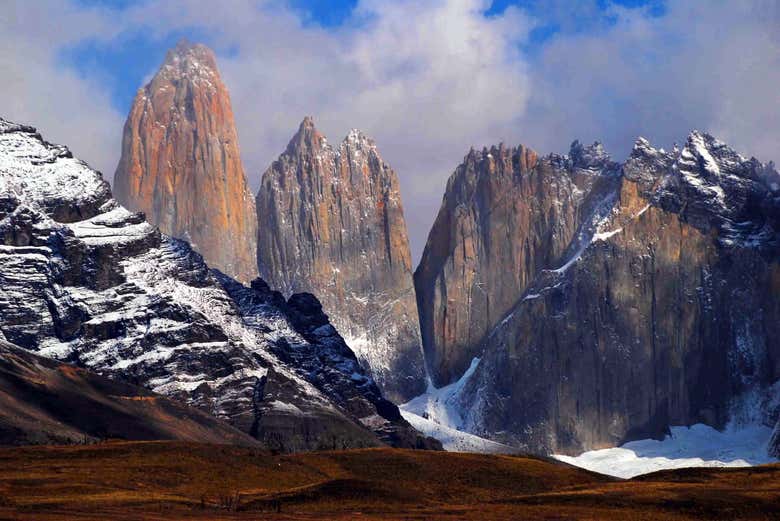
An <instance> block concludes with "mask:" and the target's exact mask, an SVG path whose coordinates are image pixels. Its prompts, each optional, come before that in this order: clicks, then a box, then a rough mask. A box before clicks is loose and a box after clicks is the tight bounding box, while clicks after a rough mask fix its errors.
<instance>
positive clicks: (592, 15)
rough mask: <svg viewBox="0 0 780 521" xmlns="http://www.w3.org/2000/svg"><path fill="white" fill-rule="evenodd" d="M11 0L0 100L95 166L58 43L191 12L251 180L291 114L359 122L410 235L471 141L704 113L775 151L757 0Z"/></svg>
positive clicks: (662, 125) (711, 124) (772, 9)
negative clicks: (335, 15) (324, 22)
mask: <svg viewBox="0 0 780 521" xmlns="http://www.w3.org/2000/svg"><path fill="white" fill-rule="evenodd" d="M10 5H11V15H10V17H8V16H4V17H3V18H0V35H2V37H3V39H4V41H6V42H11V43H12V44H10V45H5V46H4V47H3V49H2V50H0V65H1V66H2V70H3V71H4V76H6V77H7V78H10V80H6V79H5V78H4V81H3V82H0V99H3V107H2V112H3V115H6V116H7V117H11V118H15V119H18V120H22V121H28V122H31V123H34V124H36V125H39V126H40V127H41V128H42V130H43V131H44V132H45V134H46V135H47V136H49V137H50V138H52V139H55V140H58V141H62V142H65V143H68V144H69V145H71V147H72V148H73V149H74V151H75V152H76V153H77V154H79V155H81V156H82V157H84V158H85V159H87V160H89V161H90V162H91V163H93V164H94V165H96V166H98V167H99V168H101V169H103V170H104V172H106V173H107V174H109V177H110V175H111V174H112V173H113V168H114V165H115V164H116V161H117V159H118V155H119V136H120V134H121V126H122V120H123V117H124V114H119V113H118V111H117V109H116V108H115V107H114V106H113V105H112V101H111V96H110V93H109V92H108V86H107V85H105V84H104V83H105V82H103V83H101V81H100V75H99V74H94V75H79V74H76V73H75V72H74V71H73V70H72V69H68V68H65V67H63V66H62V64H60V63H58V61H57V57H58V51H59V50H60V49H62V48H64V47H66V46H69V45H74V44H76V43H78V42H79V41H85V40H95V41H97V42H107V43H109V42H116V41H117V39H121V37H122V35H125V34H127V33H129V32H132V33H133V34H139V32H141V33H142V34H144V35H147V36H148V37H149V38H157V39H165V38H166V37H167V36H169V35H171V34H174V33H179V32H182V31H185V32H186V31H187V30H196V31H197V33H198V34H205V35H207V36H208V40H209V41H210V42H211V43H213V44H215V45H216V47H217V51H218V52H221V56H220V67H221V69H222V72H223V76H224V77H225V81H226V83H227V85H228V87H229V88H230V91H231V96H232V99H233V105H234V112H235V114H236V118H237V125H238V130H239V135H240V138H241V147H242V153H243V156H244V159H245V163H246V166H247V173H248V174H249V176H250V178H251V180H252V181H253V183H254V184H255V185H256V183H257V182H258V180H259V176H260V174H261V173H262V171H263V170H264V169H265V168H266V166H267V165H268V164H269V163H270V162H271V161H272V160H273V159H274V158H275V157H276V156H277V155H278V154H279V153H280V152H281V151H282V150H283V149H284V147H285V145H286V143H287V140H288V139H289V138H290V137H291V135H292V133H293V132H294V131H295V129H296V127H297V124H298V123H299V122H300V120H301V119H302V118H303V116H304V115H313V116H314V117H315V121H316V122H317V124H318V126H319V127H320V128H321V130H322V131H323V132H325V133H326V134H327V135H328V136H329V137H330V138H331V139H332V140H338V139H341V137H342V136H343V135H344V134H346V132H347V131H348V130H349V129H350V128H352V127H358V128H361V129H362V130H364V131H365V132H367V133H368V134H370V135H372V136H373V137H375V138H376V140H377V142H378V145H379V148H380V150H381V151H382V153H383V155H384V157H385V159H386V160H387V161H388V162H389V163H390V164H391V165H392V166H393V167H394V168H395V169H396V171H397V172H398V174H399V176H400V178H401V185H402V190H403V196H404V203H405V206H406V209H407V220H408V221H409V228H410V236H411V239H412V243H413V248H414V250H415V253H419V251H420V250H421V248H422V245H423V243H424V241H425V238H426V235H427V233H428V229H429V226H430V223H431V222H432V220H433V217H434V215H435V213H436V211H437V210H438V206H439V204H440V201H441V197H442V192H443V190H444V185H445V183H446V179H447V177H448V176H449V174H450V173H451V172H452V170H453V169H454V167H455V166H456V165H457V163H458V162H459V161H460V159H461V158H462V157H463V155H465V153H466V152H467V151H468V148H469V147H470V146H472V145H474V146H482V145H490V144H492V143H497V142H499V141H504V142H507V143H510V144H516V143H519V142H522V143H525V144H527V145H530V146H533V147H535V148H537V150H539V151H540V152H543V153H544V152H549V151H566V149H567V148H568V143H569V142H571V141H572V140H573V139H575V138H580V139H585V140H595V139H599V140H602V141H604V142H605V144H606V145H607V147H608V149H610V150H611V151H612V152H613V154H614V155H616V156H617V157H618V158H621V157H623V156H624V155H625V154H626V153H627V152H628V150H629V147H630V145H631V143H632V142H633V140H634V138H635V137H636V136H637V135H640V134H641V135H644V136H646V137H648V138H649V139H651V140H652V141H654V142H657V143H659V144H660V145H663V146H667V145H668V144H670V143H671V142H672V141H674V140H679V139H683V138H684V137H685V135H686V134H687V132H688V131H689V130H690V129H692V128H702V129H706V130H710V131H712V132H714V133H716V134H717V135H719V136H720V137H722V138H724V139H726V140H728V141H730V142H732V143H733V144H734V145H735V146H737V147H738V148H739V149H740V151H742V152H745V153H748V154H754V155H757V156H758V157H761V158H762V159H764V160H768V159H773V158H777V145H778V142H780V99H779V98H778V92H779V90H778V89H777V85H778V83H779V80H780V47H779V42H778V32H777V27H779V26H780V14H778V10H780V7H778V4H777V2H774V1H772V0H757V1H755V2H747V1H746V2H725V1H706V2H705V1H679V2H669V3H668V4H667V5H666V6H665V8H664V9H663V10H660V11H659V10H658V9H655V8H654V9H650V8H633V9H629V8H624V7H619V6H613V5H609V6H608V7H607V10H606V11H605V10H604V9H603V7H600V6H599V4H597V3H596V2H595V1H594V2H577V3H576V4H572V3H571V2H563V1H557V2H544V3H542V4H537V5H536V7H534V8H531V9H528V10H521V9H519V8H516V7H510V8H508V9H506V10H503V11H501V12H500V13H498V14H491V15H490V16H485V15H484V13H485V10H486V9H488V7H489V2H486V1H481V0H435V1H431V2H412V1H408V0H401V1H397V0H395V1H390V0H363V1H361V2H359V3H358V6H357V8H356V9H355V11H354V12H353V14H352V15H351V17H350V18H348V19H347V20H345V21H344V22H343V23H341V24H340V25H338V26H336V27H328V28H322V27H319V26H317V25H315V24H312V23H310V20H308V19H306V18H305V17H302V15H301V12H300V10H293V9H290V8H289V7H288V6H287V5H285V4H280V3H279V2H258V1H251V0H235V1H232V2H230V4H229V9H228V8H220V9H215V8H214V4H213V2H210V1H205V0H190V1H163V0H148V1H146V2H144V3H142V4H140V5H137V6H131V7H128V8H126V9H124V10H122V11H121V16H120V15H119V13H117V12H116V11H112V10H111V9H96V8H85V7H76V6H73V5H71V6H67V5H65V4H63V3H62V2H54V1H52V2H44V1H41V2H24V3H23V2H18V3H14V2H11V3H10ZM540 5H542V6H543V8H542V7H540ZM575 8H576V13H575ZM575 14H576V16H575ZM583 20H584V21H585V22H583ZM551 24H552V25H555V27H557V31H556V32H554V33H553V34H551V35H549V36H548V37H547V38H545V39H544V41H543V42H542V43H540V44H538V45H537V46H536V47H535V48H531V47H532V46H531V43H532V42H530V43H529V35H530V34H531V31H532V30H533V29H534V27H542V26H549V25H551ZM162 58H163V57H162V56H160V57H159V59H160V60H162ZM5 71H9V73H8V74H7V75H6V74H5ZM139 80H140V78H139Z"/></svg>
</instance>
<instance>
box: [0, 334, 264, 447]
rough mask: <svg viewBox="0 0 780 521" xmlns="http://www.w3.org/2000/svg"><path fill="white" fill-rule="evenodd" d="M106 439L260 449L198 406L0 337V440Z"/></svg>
mask: <svg viewBox="0 0 780 521" xmlns="http://www.w3.org/2000/svg"><path fill="white" fill-rule="evenodd" d="M105 439H125V440H183V441H194V442H199V443H217V444H231V445H246V446H260V443H259V442H258V441H257V440H255V439H254V438H252V437H250V436H249V435H247V434H246V433H243V432H241V431H239V430H237V429H234V428H232V427H230V426H229V425H227V424H225V423H223V422H220V421H219V420H217V419H216V418H214V417H213V416H210V415H208V414H206V413H204V412H201V411H199V410H197V409H194V408H192V407H187V406H186V405H184V404H182V403H179V402H177V401H174V400H170V399H168V398H165V397H162V396H159V395H156V394H154V393H152V392H149V391H147V390H146V389H144V388H142V387H136V386H134V385H129V384H126V383H123V382H119V381H115V380H110V379H108V378H106V377H103V376H100V375H97V374H95V373H93V372H91V371H87V370H85V369H81V368H78V367H75V366H72V365H68V364H63V363H61V362H57V361H56V360H52V359H49V358H44V357H41V356H36V355H35V354H33V353H31V352H29V351H26V350H24V349H21V348H19V347H16V346H14V345H13V344H9V343H7V342H4V341H2V340H0V445H33V444H39V443H40V444H62V443H90V442H97V441H100V440H105Z"/></svg>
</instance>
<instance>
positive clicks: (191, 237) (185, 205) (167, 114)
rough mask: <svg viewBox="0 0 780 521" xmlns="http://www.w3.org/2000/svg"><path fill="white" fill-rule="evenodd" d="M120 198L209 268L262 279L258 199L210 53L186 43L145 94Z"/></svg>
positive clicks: (133, 115) (132, 119)
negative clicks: (257, 254) (257, 256)
mask: <svg viewBox="0 0 780 521" xmlns="http://www.w3.org/2000/svg"><path fill="white" fill-rule="evenodd" d="M114 192H115V195H116V198H117V200H118V201H119V202H120V203H121V204H122V205H124V206H125V207H126V208H128V209H130V210H133V211H141V212H144V214H145V215H146V218H147V219H148V220H149V222H151V223H152V224H154V225H157V226H159V227H160V230H162V232H163V233H165V234H167V235H170V236H173V237H177V238H179V239H183V240H186V241H187V242H189V243H190V244H191V245H192V247H193V248H194V249H195V250H197V251H198V252H199V253H201V254H202V255H203V256H204V258H205V259H206V262H208V263H209V265H211V266H213V267H215V268H218V269H220V270H221V271H223V272H225V273H227V274H229V275H231V276H233V277H236V278H237V279H239V280H241V281H243V282H248V281H250V280H251V279H253V278H254V277H255V276H256V275H257V265H256V260H255V241H256V234H257V216H256V214H255V208H254V201H253V199H252V195H251V191H250V190H249V186H248V184H247V180H246V176H245V175H244V169H243V167H242V165H241V155H240V153H239V146H238V136H237V134H236V128H235V123H234V121H233V110H232V108H231V105H230V97H229V95H228V92H227V89H226V88H225V85H224V84H223V83H222V80H221V79H220V75H219V71H218V70H217V63H216V59H215V57H214V53H213V52H211V50H210V49H208V48H207V47H205V46H203V45H200V44H196V45H192V44H189V43H188V42H186V41H182V42H180V43H179V44H178V45H177V46H176V47H175V48H174V49H172V50H170V51H169V52H168V55H167V56H166V58H165V62H164V63H163V64H162V66H161V67H160V70H159V71H157V74H155V76H154V78H152V80H151V81H150V82H149V84H147V85H146V86H145V87H144V88H142V89H139V90H138V93H137V94H136V97H135V100H134V101H133V105H132V107H131V109H130V114H129V115H128V118H127V122H126V123H125V128H124V136H123V138H122V156H121V159H120V160H119V165H118V166H117V169H116V174H115V175H114Z"/></svg>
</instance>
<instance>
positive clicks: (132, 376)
mask: <svg viewBox="0 0 780 521" xmlns="http://www.w3.org/2000/svg"><path fill="white" fill-rule="evenodd" d="M0 129H2V130H1V131H0V205H2V206H1V207H0V338H3V339H7V340H8V341H10V342H13V343H14V344H16V345H19V346H21V347H23V348H24V349H27V350H30V351H37V352H38V353H39V354H41V355H45V356H47V357H51V358H55V359H58V360H61V361H68V362H72V363H75V364H77V365H79V366H82V367H87V368H90V369H93V370H95V371H97V372H100V373H101V374H103V375H106V376H109V377H111V378H114V379H122V380H125V381H130V382H133V383H135V384H137V385H140V386H143V387H146V388H148V389H149V390H152V391H154V392H157V393H159V394H162V395H165V396H168V397H173V398H175V399H177V400H179V401H182V402H185V403H187V404H189V405H192V406H195V407H197V408H198V409H201V410H203V411H205V412H207V413H210V414H211V415H213V416H215V417H217V418H220V419H222V420H225V421H227V422H228V423H230V424H231V425H233V426H234V427H236V428H238V429H239V430H241V431H243V432H244V433H246V434H249V435H251V436H252V437H254V438H256V439H259V440H260V441H262V442H264V443H265V445H266V446H268V447H269V448H274V449H278V450H283V451H295V450H313V449H324V448H329V449H337V448H338V449H343V448H350V447H366V446H377V445H380V444H382V443H383V442H385V443H391V444H394V445H399V446H405V447H418V448H420V447H430V448H436V447H439V446H440V445H438V444H437V443H435V442H431V441H430V440H426V439H424V438H422V437H420V436H419V435H418V433H416V432H415V431H414V429H412V428H411V427H410V426H409V424H408V423H406V422H405V421H404V420H403V419H401V418H400V416H399V412H398V409H397V408H396V407H395V406H394V405H392V404H391V403H389V402H388V401H387V400H386V399H385V398H384V397H383V396H382V394H381V393H380V391H379V389H378V388H377V386H376V384H375V383H374V382H373V380H372V379H371V378H370V376H369V375H368V374H366V373H365V371H363V369H361V368H360V366H359V365H358V363H357V359H356V357H355V355H354V353H353V352H352V351H351V350H350V349H349V347H347V345H346V344H345V343H344V341H343V339H342V337H341V336H340V335H339V333H338V332H337V331H336V329H335V328H334V327H333V326H332V325H331V324H330V323H329V321H328V319H327V316H326V315H325V314H324V313H322V310H321V308H320V307H319V303H318V301H317V300H316V298H314V297H313V296H311V295H299V296H296V297H292V298H291V299H290V300H289V301H285V300H284V298H283V297H282V296H281V295H280V294H278V293H276V292H272V291H271V290H270V289H269V288H268V285H267V284H265V283H264V282H262V281H260V280H256V281H255V282H254V283H253V284H252V286H251V287H246V286H243V285H242V284H240V283H238V282H236V281H235V280H234V279H232V278H230V277H228V276H226V275H224V274H222V273H220V272H218V271H217V270H212V269H210V268H209V267H208V266H207V265H206V264H205V263H204V261H203V257H202V256H201V255H199V254H198V253H196V252H194V251H193V250H192V249H191V248H190V246H189V245H188V244H187V243H185V242H183V241H180V240H177V239H173V238H171V237H168V236H166V235H163V234H161V233H160V232H159V230H158V229H157V228H155V227H154V226H152V225H150V224H149V223H148V222H146V221H145V220H144V218H143V215H141V214H139V213H134V212H130V211H128V210H126V209H125V208H123V207H122V206H120V205H119V204H118V203H117V202H116V201H115V200H114V199H113V198H112V196H111V192H110V190H109V188H108V185H107V183H105V181H103V179H102V178H101V176H100V174H99V173H98V172H95V171H94V170H92V169H90V168H89V167H88V166H87V165H86V164H84V163H83V162H81V161H79V160H77V159H75V158H73V157H71V155H70V153H69V152H67V149H66V148H65V147H62V146H57V145H52V144H50V143H47V142H45V141H44V140H43V139H41V137H40V135H38V134H37V133H36V132H35V129H32V128H30V127H25V126H22V125H14V124H11V123H8V122H5V121H2V120H0ZM6 194H14V197H13V198H11V197H5V195H6ZM2 357H3V356H2V355H0V358H2ZM150 412H151V413H154V411H150ZM152 415H154V414H152ZM177 415H178V413H177ZM155 418H158V419H159V412H157V413H156V416H155Z"/></svg>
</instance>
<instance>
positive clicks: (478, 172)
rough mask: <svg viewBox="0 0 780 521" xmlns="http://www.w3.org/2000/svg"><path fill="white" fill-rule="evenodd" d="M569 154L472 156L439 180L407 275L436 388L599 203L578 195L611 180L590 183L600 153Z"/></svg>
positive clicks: (605, 162) (602, 168) (603, 161)
mask: <svg viewBox="0 0 780 521" xmlns="http://www.w3.org/2000/svg"><path fill="white" fill-rule="evenodd" d="M572 156H573V158H574V159H573V160H571V159H569V158H567V157H564V156H548V157H546V158H542V159H539V158H538V156H537V154H536V153H535V152H534V151H533V150H531V149H530V148H528V147H525V146H523V145H519V146H517V147H506V146H505V145H503V144H500V145H497V146H492V147H490V148H489V149H488V148H484V149H482V150H481V151H477V150H475V149H473V148H472V149H471V150H470V151H469V153H468V154H467V155H466V157H465V158H464V161H463V163H462V164H461V165H460V166H458V168H457V169H456V170H455V172H454V173H453V174H452V176H450V178H449V180H448V181H447V189H446V192H445V195H444V200H443V201H442V206H441V208H440V210H439V213H438V215H437V217H436V220H435V222H434V225H433V228H432V229H431V232H430V234H429V235H428V241H427V243H426V245H425V250H424V251H423V256H422V259H421V261H420V265H419V266H418V268H417V270H416V271H415V288H416V293H417V301H418V308H419V312H420V325H421V330H422V335H423V345H424V347H425V350H426V356H427V361H428V365H429V368H430V370H431V376H432V378H433V379H434V382H435V384H436V385H442V384H448V383H451V382H454V381H456V380H457V379H458V378H460V377H461V376H462V375H463V374H464V372H465V371H466V370H467V369H468V368H469V366H470V364H471V363H472V360H473V359H474V358H476V357H479V356H480V342H481V341H482V338H483V337H484V336H485V335H486V334H487V333H488V332H489V331H490V330H491V329H492V328H493V327H494V326H495V325H496V324H497V323H498V322H499V321H500V320H501V319H502V318H503V316H504V315H505V313H506V312H507V311H508V310H509V309H510V308H511V307H512V306H513V305H514V303H515V302H516V301H517V299H518V298H519V297H520V296H521V295H522V293H523V291H524V290H525V289H526V287H527V285H528V284H529V283H530V282H531V281H532V279H533V277H534V276H535V275H536V273H537V272H538V271H539V270H542V269H553V268H556V267H558V266H559V265H560V264H559V259H561V257H562V256H563V255H564V253H565V252H566V250H567V248H568V247H569V244H570V242H571V241H572V238H573V236H574V234H575V232H576V231H577V229H578V227H579V226H580V223H581V222H582V221H583V220H586V219H590V216H591V214H592V213H593V212H594V211H595V208H596V207H597V204H596V201H595V199H596V194H598V195H599V196H601V190H600V189H599V190H592V191H591V190H590V189H588V191H585V190H584V189H583V188H590V187H593V186H597V185H601V184H602V181H603V180H606V181H607V182H609V183H612V179H613V178H614V177H615V176H613V175H610V176H601V175H595V174H601V173H606V172H610V173H612V172H613V171H614V170H615V169H616V167H615V165H614V164H613V163H612V162H611V161H609V158H608V156H607V155H606V154H605V153H604V151H603V148H601V146H600V145H598V144H594V145H592V146H590V147H583V146H581V145H579V144H578V143H576V144H575V146H574V147H573V153H572ZM574 165H577V167H576V168H575V166H574ZM602 178H603V179H602ZM583 194H585V195H583ZM591 195H593V197H591Z"/></svg>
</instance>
